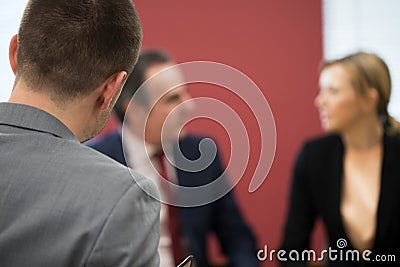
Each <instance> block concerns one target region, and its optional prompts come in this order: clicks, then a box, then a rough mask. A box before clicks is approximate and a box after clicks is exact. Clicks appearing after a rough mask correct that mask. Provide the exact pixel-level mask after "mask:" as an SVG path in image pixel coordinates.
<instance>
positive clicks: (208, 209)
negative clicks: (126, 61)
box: [91, 50, 258, 267]
mask: <svg viewBox="0 0 400 267" xmlns="http://www.w3.org/2000/svg"><path fill="white" fill-rule="evenodd" d="M172 65H174V62H173V61H172V60H171V59H170V58H169V56H168V55H167V54H166V53H164V52H163V51H159V50H149V51H145V52H143V53H142V54H141V55H140V56H139V60H138V63H137V65H136V66H135V68H134V71H133V74H132V75H131V76H130V77H129V78H128V81H127V83H126V85H125V86H124V89H123V91H122V94H121V97H120V99H119V100H118V102H117V105H116V108H115V111H116V113H117V115H118V117H119V118H120V120H121V122H122V121H124V119H125V124H124V125H126V127H127V128H126V129H127V130H126V131H125V129H124V131H123V135H124V139H123V140H122V138H121V134H122V133H121V132H122V131H121V130H117V131H116V132H115V133H113V134H110V135H108V136H106V137H104V138H103V139H101V140H100V141H97V142H96V143H95V144H92V145H91V146H92V147H93V148H95V149H97V150H98V151H100V152H102V153H105V154H106V155H108V156H110V157H112V158H113V159H115V160H117V161H119V162H121V163H123V164H125V165H129V166H130V167H133V168H135V169H136V170H137V171H139V172H141V173H142V174H144V175H145V176H147V177H150V178H153V179H154V181H155V182H157V181H160V178H164V179H167V180H169V181H172V182H173V183H175V184H178V185H180V186H185V187H199V186H202V185H207V184H209V183H211V182H213V181H215V180H216V179H217V178H219V177H220V176H221V175H223V172H224V170H223V168H222V165H221V162H220V159H219V156H218V154H217V156H216V158H215V159H214V160H212V162H211V163H210V164H209V166H207V167H206V168H205V169H203V170H198V171H190V170H184V169H181V168H179V167H174V166H179V161H180V159H179V156H178V155H179V154H180V153H182V154H183V156H184V157H185V158H186V159H188V160H189V161H191V162H192V164H195V161H196V159H198V158H199V157H200V156H201V155H200V152H199V145H200V141H201V140H203V138H200V137H197V136H193V135H190V134H188V133H187V132H186V131H185V129H182V127H183V126H184V124H185V123H186V119H187V115H188V114H189V113H190V112H191V109H192V108H191V104H190V101H189V100H190V95H189V94H188V91H187V88H186V87H185V86H184V85H182V84H184V83H185V82H184V79H183V76H182V73H181V72H180V71H179V70H177V69H175V68H169V67H171V66H172ZM159 72H161V73H159ZM157 73H158V74H157ZM155 74H157V75H156V76H154V77H153V78H152V79H150V80H149V81H148V82H146V83H145V85H143V86H142V87H141V85H142V84H143V83H144V82H145V81H146V80H148V79H149V78H150V77H152V76H153V75H155ZM176 85H179V86H176ZM139 88H140V89H139ZM138 89H139V90H138ZM132 96H134V97H133V99H132V101H131V98H132ZM130 101H131V102H130ZM128 105H129V108H128ZM147 115H148V116H147ZM123 141H124V142H123ZM178 141H179V142H178ZM178 145H179V146H178ZM202 148H204V149H211V147H209V146H207V145H206V146H202ZM124 152H125V155H124ZM202 152H204V151H202ZM205 154H207V153H205ZM165 155H166V156H167V158H168V159H173V161H174V163H175V164H174V166H173V165H171V164H170V162H169V160H166V159H165ZM125 156H126V157H125ZM153 166H155V168H154V167H153ZM188 168H189V169H192V170H193V169H197V168H196V167H193V168H191V167H190V165H189V167H188ZM222 179H224V182H225V183H228V181H227V180H226V178H225V177H222ZM158 183H160V182H158ZM168 190H169V189H165V188H164V187H163V186H162V185H161V186H160V191H161V194H162V195H164V196H165V195H168V194H169V193H171V190H169V191H168ZM172 191H173V190H172ZM217 191H218V190H217ZM207 193H208V194H212V192H207ZM189 197H193V198H195V197H196V196H195V195H193V196H189ZM165 198H166V199H168V196H165ZM212 232H213V233H215V234H216V237H217V239H218V241H219V243H220V247H221V249H222V252H223V253H224V254H225V255H226V257H227V266H236V267H243V266H246V267H253V266H254V267H255V266H258V261H257V258H256V242H255V239H254V237H253V234H252V232H251V230H250V229H249V227H248V226H247V224H246V222H245V221H244V219H243V217H242V215H241V213H240V211H239V208H238V205H237V203H236V201H235V198H234V195H233V193H232V192H228V193H227V194H226V195H224V196H223V197H222V198H219V199H218V200H216V201H214V202H212V203H209V204H206V205H202V206H198V207H174V206H173V205H167V204H162V207H161V238H160V245H159V253H160V256H161V266H163V267H171V266H174V264H177V263H178V262H179V261H181V260H182V259H183V257H184V256H185V255H187V254H193V255H194V261H195V262H196V266H197V267H209V266H212V265H211V264H210V262H209V259H208V258H207V236H208V234H209V233H212Z"/></svg>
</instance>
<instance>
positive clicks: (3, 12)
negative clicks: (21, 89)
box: [0, 0, 28, 102]
mask: <svg viewBox="0 0 400 267" xmlns="http://www.w3.org/2000/svg"><path fill="white" fill-rule="evenodd" d="M27 2H28V1H27V0H1V3H0V102H3V101H6V100H7V99H8V97H9V96H10V92H11V89H12V86H13V83H14V73H13V72H12V71H11V68H10V64H9V60H8V46H9V44H10V40H11V37H12V36H13V35H14V34H16V33H17V31H18V25H19V23H20V20H21V18H22V13H23V11H24V8H25V5H26V3H27Z"/></svg>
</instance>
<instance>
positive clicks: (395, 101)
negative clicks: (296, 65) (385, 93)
mask: <svg viewBox="0 0 400 267" xmlns="http://www.w3.org/2000/svg"><path fill="white" fill-rule="evenodd" d="M399 12H400V1H398V0H324V1H323V20H324V25H323V31H324V32H323V40H324V57H325V58H328V59H332V58H337V57H341V56H344V55H346V54H349V53H353V52H356V51H359V50H363V51H366V52H373V53H376V54H378V55H379V56H381V57H382V58H383V59H384V60H385V61H386V63H387V64H388V66H389V69H390V72H391V77H392V84H393V88H392V90H393V91H392V97H391V101H390V103H389V113H390V114H391V115H392V116H394V117H396V118H397V119H400V16H399V14H400V13H399Z"/></svg>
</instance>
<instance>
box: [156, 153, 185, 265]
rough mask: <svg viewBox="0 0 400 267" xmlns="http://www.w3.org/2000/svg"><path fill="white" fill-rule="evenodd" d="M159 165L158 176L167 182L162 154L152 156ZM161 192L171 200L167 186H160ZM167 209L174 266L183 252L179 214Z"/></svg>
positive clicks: (172, 209)
mask: <svg viewBox="0 0 400 267" xmlns="http://www.w3.org/2000/svg"><path fill="white" fill-rule="evenodd" d="M154 156H155V158H156V159H157V161H158V164H159V174H160V175H161V176H162V177H163V178H164V179H166V180H167V181H169V179H168V175H167V169H166V166H165V162H164V160H165V155H164V153H157V154H156V155H154ZM161 190H163V192H164V193H165V195H166V196H167V199H171V198H173V197H174V196H173V192H171V189H170V188H169V185H166V186H161ZM167 207H168V229H169V233H170V235H171V241H172V252H173V255H174V261H175V264H176V265H178V264H179V263H180V262H181V261H182V260H183V250H182V242H181V229H180V222H179V213H178V208H177V207H175V206H172V205H167Z"/></svg>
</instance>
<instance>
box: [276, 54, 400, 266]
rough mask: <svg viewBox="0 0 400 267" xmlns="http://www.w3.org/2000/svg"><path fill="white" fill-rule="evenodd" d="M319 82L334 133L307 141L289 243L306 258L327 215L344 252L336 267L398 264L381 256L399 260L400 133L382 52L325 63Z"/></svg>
mask: <svg viewBox="0 0 400 267" xmlns="http://www.w3.org/2000/svg"><path fill="white" fill-rule="evenodd" d="M319 87H320V91H319V94H318V96H317V97H316V99H315V105H316V107H317V108H318V110H319V115H320V120H321V124H322V127H323V129H324V130H325V131H326V132H327V135H325V136H323V137H320V138H317V139H314V140H311V141H308V142H306V143H305V145H304V146H303V148H302V150H301V152H300V153H299V156H298V158H297V162H296V165H295V170H294V175H293V183H292V192H291V196H290V207H289V211H288V217H287V221H286V226H285V233H284V238H283V243H282V248H283V249H285V250H286V251H290V250H296V251H298V252H299V255H300V257H299V260H302V258H301V254H302V251H304V250H307V249H309V246H310V233H311V231H312V229H313V225H314V222H315V220H316V218H318V217H320V218H321V219H322V221H323V223H324V225H325V228H326V231H327V236H328V240H329V247H330V248H331V249H332V250H336V252H331V255H328V253H327V254H326V256H327V257H328V261H329V263H328V266H352V267H353V266H385V265H389V264H394V265H395V264H396V262H394V263H393V262H391V263H390V262H382V261H379V262H378V260H380V259H381V258H379V255H385V256H386V255H395V256H396V257H397V258H396V259H397V264H399V262H400V258H399V248H400V245H399V244H400V242H399V241H400V139H399V137H398V133H399V132H400V130H399V123H398V122H397V121H395V120H394V119H393V118H392V117H391V116H390V115H389V114H388V111H387V106H388V102H389V98H390V92H391V80H390V74H389V70H388V67H387V65H386V64H385V62H384V61H383V60H382V59H381V58H379V57H378V56H376V55H374V54H369V53H356V54H352V55H349V56H346V57H344V58H341V59H337V60H333V61H329V62H325V63H324V64H323V65H322V68H321V72H320V78H319ZM347 250H352V251H354V253H350V252H349V253H347V254H346V251H347ZM368 250H370V251H372V252H371V254H370V253H369V252H368ZM340 251H342V253H343V254H342V257H340V253H341V252H340ZM365 251H367V252H365ZM356 252H357V253H356ZM363 252H365V253H364V254H363ZM335 253H336V254H335ZM352 254H354V256H352ZM357 254H358V255H359V257H358V258H359V260H357ZM335 255H336V258H335ZM363 255H364V257H363ZM287 256H288V254H287ZM292 256H296V254H295V253H294V254H292ZM317 256H319V254H318V253H317ZM294 258H296V257H292V259H294ZM387 258H389V257H385V259H386V260H388V259H387ZM382 259H383V257H382ZM303 260H305V261H307V258H303ZM368 260H370V261H368ZM391 260H393V258H391ZM305 261H303V262H297V260H293V261H291V260H290V259H288V261H287V262H283V265H284V266H302V265H304V266H305V264H306V263H305Z"/></svg>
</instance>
